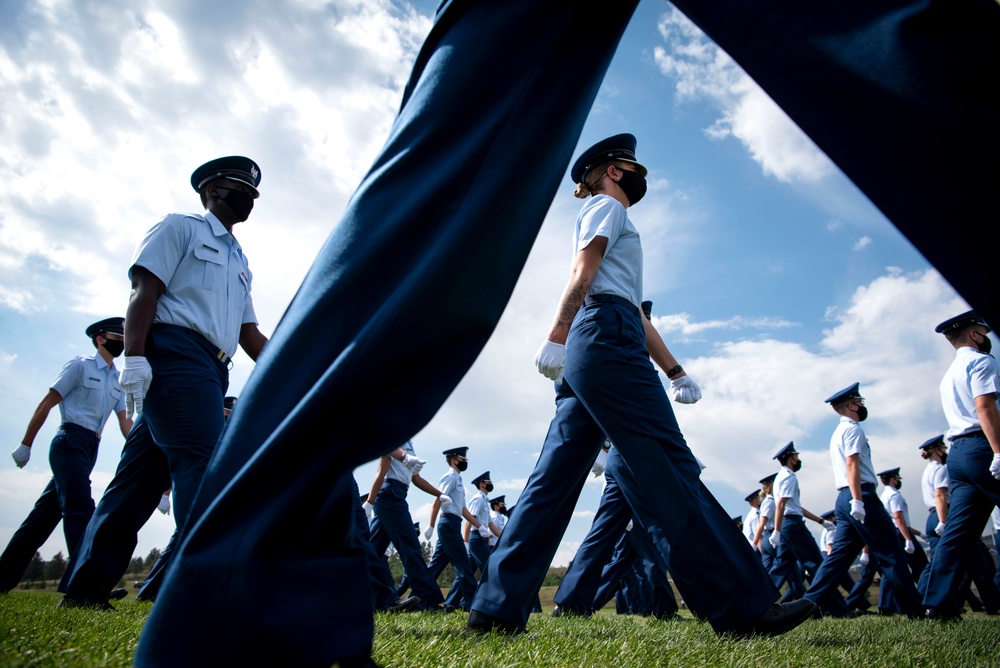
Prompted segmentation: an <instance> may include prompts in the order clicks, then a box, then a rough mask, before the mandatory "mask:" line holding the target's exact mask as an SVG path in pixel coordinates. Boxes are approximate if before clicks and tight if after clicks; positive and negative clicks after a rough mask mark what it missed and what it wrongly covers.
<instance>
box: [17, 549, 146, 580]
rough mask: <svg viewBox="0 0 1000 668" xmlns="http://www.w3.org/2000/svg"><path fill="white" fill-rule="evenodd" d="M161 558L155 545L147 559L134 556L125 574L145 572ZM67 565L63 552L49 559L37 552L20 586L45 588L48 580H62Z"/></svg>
mask: <svg viewBox="0 0 1000 668" xmlns="http://www.w3.org/2000/svg"><path fill="white" fill-rule="evenodd" d="M159 558H160V550H158V549H157V548H155V547H154V548H153V549H152V550H150V551H149V554H148V555H146V558H145V559H143V558H142V557H133V558H132V561H131V562H130V563H129V565H128V569H127V570H126V571H125V574H126V575H139V574H140V573H145V572H147V571H148V570H149V569H151V568H152V567H153V564H155V563H156V560H157V559H159ZM67 566H69V563H68V562H67V561H66V557H64V556H63V553H62V552H56V553H55V556H53V557H52V559H50V560H49V561H45V559H42V555H41V553H40V552H35V556H34V557H33V558H32V559H31V562H30V563H29V564H28V568H27V569H25V571H24V575H23V576H22V577H21V584H20V587H21V588H22V589H44V588H45V586H46V584H45V583H46V582H52V581H55V582H58V581H59V580H61V579H62V576H63V574H64V573H65V572H66V567H67Z"/></svg>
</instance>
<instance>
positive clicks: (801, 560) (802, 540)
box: [770, 515, 823, 601]
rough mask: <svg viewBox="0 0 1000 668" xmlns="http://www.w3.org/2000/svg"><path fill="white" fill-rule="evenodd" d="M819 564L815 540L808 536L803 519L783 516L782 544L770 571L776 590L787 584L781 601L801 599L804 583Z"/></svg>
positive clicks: (819, 555)
mask: <svg viewBox="0 0 1000 668" xmlns="http://www.w3.org/2000/svg"><path fill="white" fill-rule="evenodd" d="M822 561H823V556H822V555H821V554H820V552H819V547H818V546H817V545H816V539H815V538H813V536H812V534H811V533H809V529H807V528H806V524H805V521H804V520H803V519H802V516H801V515H785V516H784V517H783V518H782V520H781V542H780V543H778V549H777V551H776V555H775V558H774V561H773V562H772V563H771V571H770V574H771V580H772V581H773V582H774V586H775V587H780V586H781V583H782V582H787V583H788V591H787V592H785V596H784V598H783V599H782V600H785V601H793V600H795V599H799V598H802V597H803V596H804V595H805V593H806V590H805V586H804V585H803V580H804V579H807V580H811V579H812V578H813V576H814V575H816V571H817V570H819V565H820V563H821V562H822Z"/></svg>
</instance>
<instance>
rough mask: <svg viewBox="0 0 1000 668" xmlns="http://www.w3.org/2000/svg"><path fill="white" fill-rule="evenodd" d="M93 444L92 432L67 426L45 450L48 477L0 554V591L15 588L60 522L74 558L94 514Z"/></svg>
mask: <svg viewBox="0 0 1000 668" xmlns="http://www.w3.org/2000/svg"><path fill="white" fill-rule="evenodd" d="M98 445H99V441H98V439H97V434H96V433H94V432H92V431H90V430H88V429H84V428H83V427H81V426H79V425H76V424H72V423H64V424H62V425H60V427H59V430H58V431H56V435H55V437H53V439H52V444H51V445H50V446H49V466H50V467H51V468H52V479H51V480H49V483H48V484H47V485H46V486H45V489H44V490H42V494H41V496H39V497H38V500H37V501H36V502H35V505H34V507H33V508H32V509H31V512H30V513H28V516H27V517H26V518H25V520H24V522H22V523H21V526H20V527H18V529H17V531H15V532H14V535H13V536H11V539H10V542H9V543H7V547H6V548H5V549H4V551H3V554H2V555H0V592H7V591H10V590H11V589H13V588H14V587H16V586H17V583H18V582H20V581H21V577H22V576H23V575H24V571H25V570H27V568H28V564H29V563H30V562H31V560H32V559H33V558H34V556H35V552H37V551H38V549H39V548H40V547H41V546H42V544H43V543H44V542H45V541H46V540H48V539H49V536H50V535H51V534H52V532H53V531H54V530H55V528H56V525H58V524H59V521H60V520H62V523H63V533H64V535H65V537H66V547H67V549H68V550H69V555H70V558H72V557H73V556H74V555H75V554H76V551H77V547H78V545H79V543H80V539H81V538H82V537H83V534H84V532H85V531H86V529H87V522H89V521H90V517H91V515H93V514H94V499H93V498H92V497H91V491H90V473H91V471H93V470H94V464H95V463H96V462H97V448H98ZM129 556H131V555H129Z"/></svg>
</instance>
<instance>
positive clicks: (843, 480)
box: [830, 416, 878, 489]
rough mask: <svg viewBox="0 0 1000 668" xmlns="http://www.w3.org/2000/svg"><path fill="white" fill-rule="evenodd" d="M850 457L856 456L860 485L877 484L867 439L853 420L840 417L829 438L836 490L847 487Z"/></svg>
mask: <svg viewBox="0 0 1000 668" xmlns="http://www.w3.org/2000/svg"><path fill="white" fill-rule="evenodd" d="M851 455H858V463H859V464H860V468H861V484H866V483H867V484H871V485H875V484H878V483H877V481H876V480H877V479H876V478H875V469H874V468H873V467H872V449H871V447H869V445H868V437H867V436H865V432H864V430H863V429H862V428H861V425H859V424H858V423H857V422H856V421H855V420H852V419H851V418H849V417H844V416H841V417H840V423H839V424H838V425H837V428H836V429H835V430H834V431H833V436H831V437H830V459H831V460H832V461H833V480H834V484H836V486H837V489H844V488H845V487H847V458H848V457H850V456H851Z"/></svg>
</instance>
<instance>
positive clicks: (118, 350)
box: [104, 339, 125, 357]
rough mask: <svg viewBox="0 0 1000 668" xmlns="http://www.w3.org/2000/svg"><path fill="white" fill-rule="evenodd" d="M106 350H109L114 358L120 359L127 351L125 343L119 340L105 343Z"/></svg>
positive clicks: (109, 340) (110, 340)
mask: <svg viewBox="0 0 1000 668" xmlns="http://www.w3.org/2000/svg"><path fill="white" fill-rule="evenodd" d="M104 349H105V350H107V351H108V352H109V353H110V354H111V356H112V357H118V356H119V355H121V354H122V353H123V352H124V351H125V342H124V341H119V340H117V339H108V340H107V341H105V342H104Z"/></svg>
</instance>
